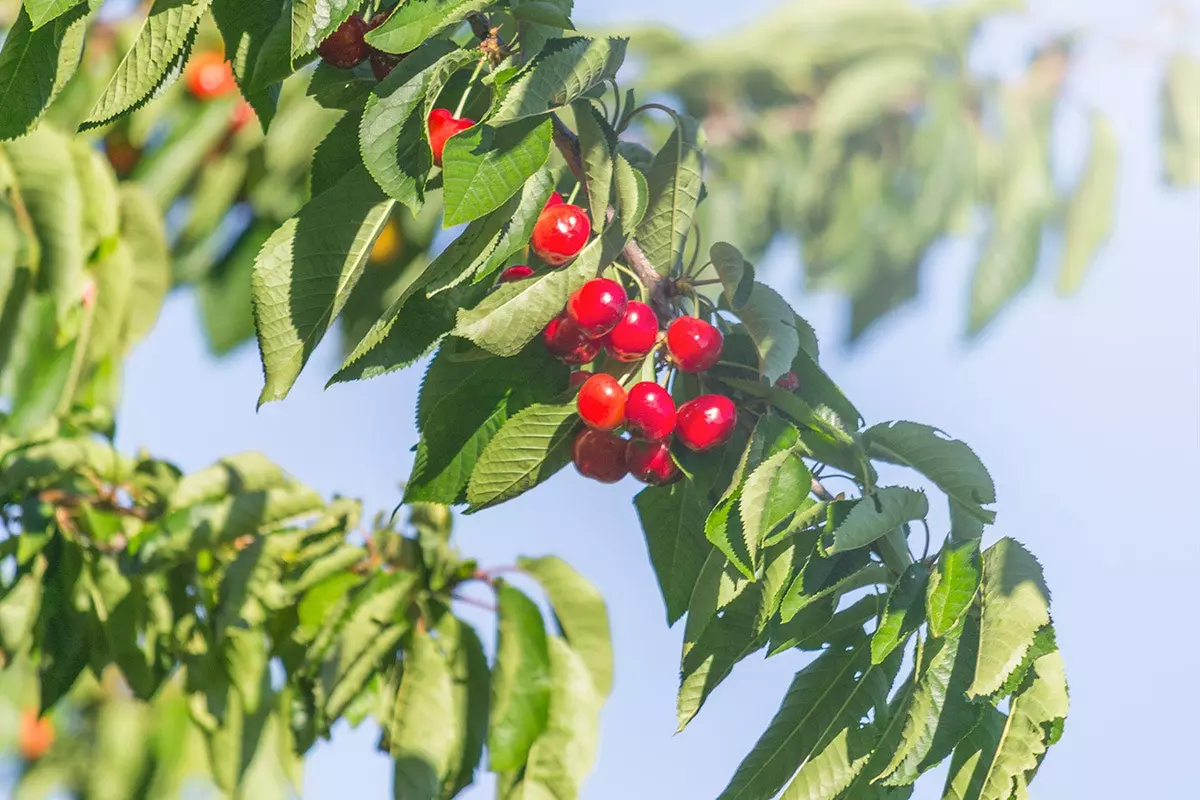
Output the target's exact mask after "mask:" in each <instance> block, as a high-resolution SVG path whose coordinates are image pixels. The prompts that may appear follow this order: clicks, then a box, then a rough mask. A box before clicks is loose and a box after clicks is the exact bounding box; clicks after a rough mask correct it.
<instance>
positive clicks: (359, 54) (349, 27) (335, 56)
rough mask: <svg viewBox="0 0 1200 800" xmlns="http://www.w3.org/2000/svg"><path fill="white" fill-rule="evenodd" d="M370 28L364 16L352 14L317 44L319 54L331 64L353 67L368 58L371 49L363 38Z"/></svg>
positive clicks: (346, 67) (345, 67) (344, 67)
mask: <svg viewBox="0 0 1200 800" xmlns="http://www.w3.org/2000/svg"><path fill="white" fill-rule="evenodd" d="M367 30H368V28H367V23H366V22H365V21H364V20H363V18H362V17H358V16H351V17H350V18H349V19H347V20H346V21H345V22H343V23H342V24H341V25H339V26H338V28H337V30H336V31H334V32H333V33H331V34H329V36H328V38H326V39H325V41H323V42H321V43H320V44H319V45H317V55H319V56H321V59H322V60H323V61H324V62H325V63H326V64H329V65H330V66H333V67H337V68H338V69H353V68H354V67H357V66H358V65H359V64H361V63H362V62H363V61H365V60H366V58H367V55H368V53H369V52H370V49H369V48H368V47H367V42H366V40H365V39H363V36H364V35H366V32H367Z"/></svg>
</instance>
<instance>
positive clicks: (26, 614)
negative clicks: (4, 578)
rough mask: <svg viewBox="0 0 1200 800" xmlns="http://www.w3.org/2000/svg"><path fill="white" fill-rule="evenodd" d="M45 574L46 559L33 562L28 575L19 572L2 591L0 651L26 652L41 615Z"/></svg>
mask: <svg viewBox="0 0 1200 800" xmlns="http://www.w3.org/2000/svg"><path fill="white" fill-rule="evenodd" d="M22 538H24V537H22ZM45 574H46V559H44V558H36V559H34V560H33V561H32V562H31V564H30V567H29V569H28V571H25V570H22V571H21V573H20V574H19V575H18V576H17V577H16V579H15V580H13V581H12V582H11V583H9V584H8V586H6V587H5V592H4V596H3V598H0V647H2V648H4V652H6V653H12V654H17V653H23V652H25V648H26V646H27V645H28V644H29V640H30V637H31V636H32V635H33V630H34V626H35V625H37V621H38V615H39V613H40V612H41V607H42V582H43V577H44V576H45Z"/></svg>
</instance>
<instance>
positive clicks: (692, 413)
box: [675, 394, 737, 453]
mask: <svg viewBox="0 0 1200 800" xmlns="http://www.w3.org/2000/svg"><path fill="white" fill-rule="evenodd" d="M675 420H676V421H675V436H676V437H677V438H678V439H679V441H681V442H683V444H684V446H685V447H687V448H688V449H690V450H695V451H696V452H698V453H702V452H704V451H705V450H711V449H713V448H714V447H720V446H721V445H723V444H725V443H726V442H728V441H729V439H730V438H731V437H732V436H733V429H734V427H735V426H736V425H737V408H736V407H735V406H734V405H733V401H732V400H730V399H729V398H728V397H723V396H722V395H719V394H704V395H700V396H699V397H697V398H696V399H695V400H689V401H688V402H686V403H684V404H683V405H681V406H680V407H679V411H678V413H677V414H676V416H675Z"/></svg>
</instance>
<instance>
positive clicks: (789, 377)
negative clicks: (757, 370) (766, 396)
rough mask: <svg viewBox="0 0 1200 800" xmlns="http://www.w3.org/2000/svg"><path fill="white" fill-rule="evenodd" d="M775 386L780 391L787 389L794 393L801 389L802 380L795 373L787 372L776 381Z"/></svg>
mask: <svg viewBox="0 0 1200 800" xmlns="http://www.w3.org/2000/svg"><path fill="white" fill-rule="evenodd" d="M775 385H776V386H778V387H779V388H780V389H787V390H788V391H789V392H794V391H796V390H797V389H799V388H800V378H798V377H797V376H796V373H794V372H785V373H784V374H783V375H780V376H779V377H778V378H776V379H775Z"/></svg>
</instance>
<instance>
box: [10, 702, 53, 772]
mask: <svg viewBox="0 0 1200 800" xmlns="http://www.w3.org/2000/svg"><path fill="white" fill-rule="evenodd" d="M53 744H54V723H53V722H51V721H50V719H49V718H48V717H41V716H38V713H37V711H35V710H34V709H32V708H26V709H23V710H22V711H21V717H20V720H19V722H18V723H17V749H18V750H20V751H21V757H22V758H23V759H25V760H26V761H37V760H38V759H39V758H41V757H42V756H44V755H45V754H46V751H47V750H49V749H50V746H51V745H53Z"/></svg>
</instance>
